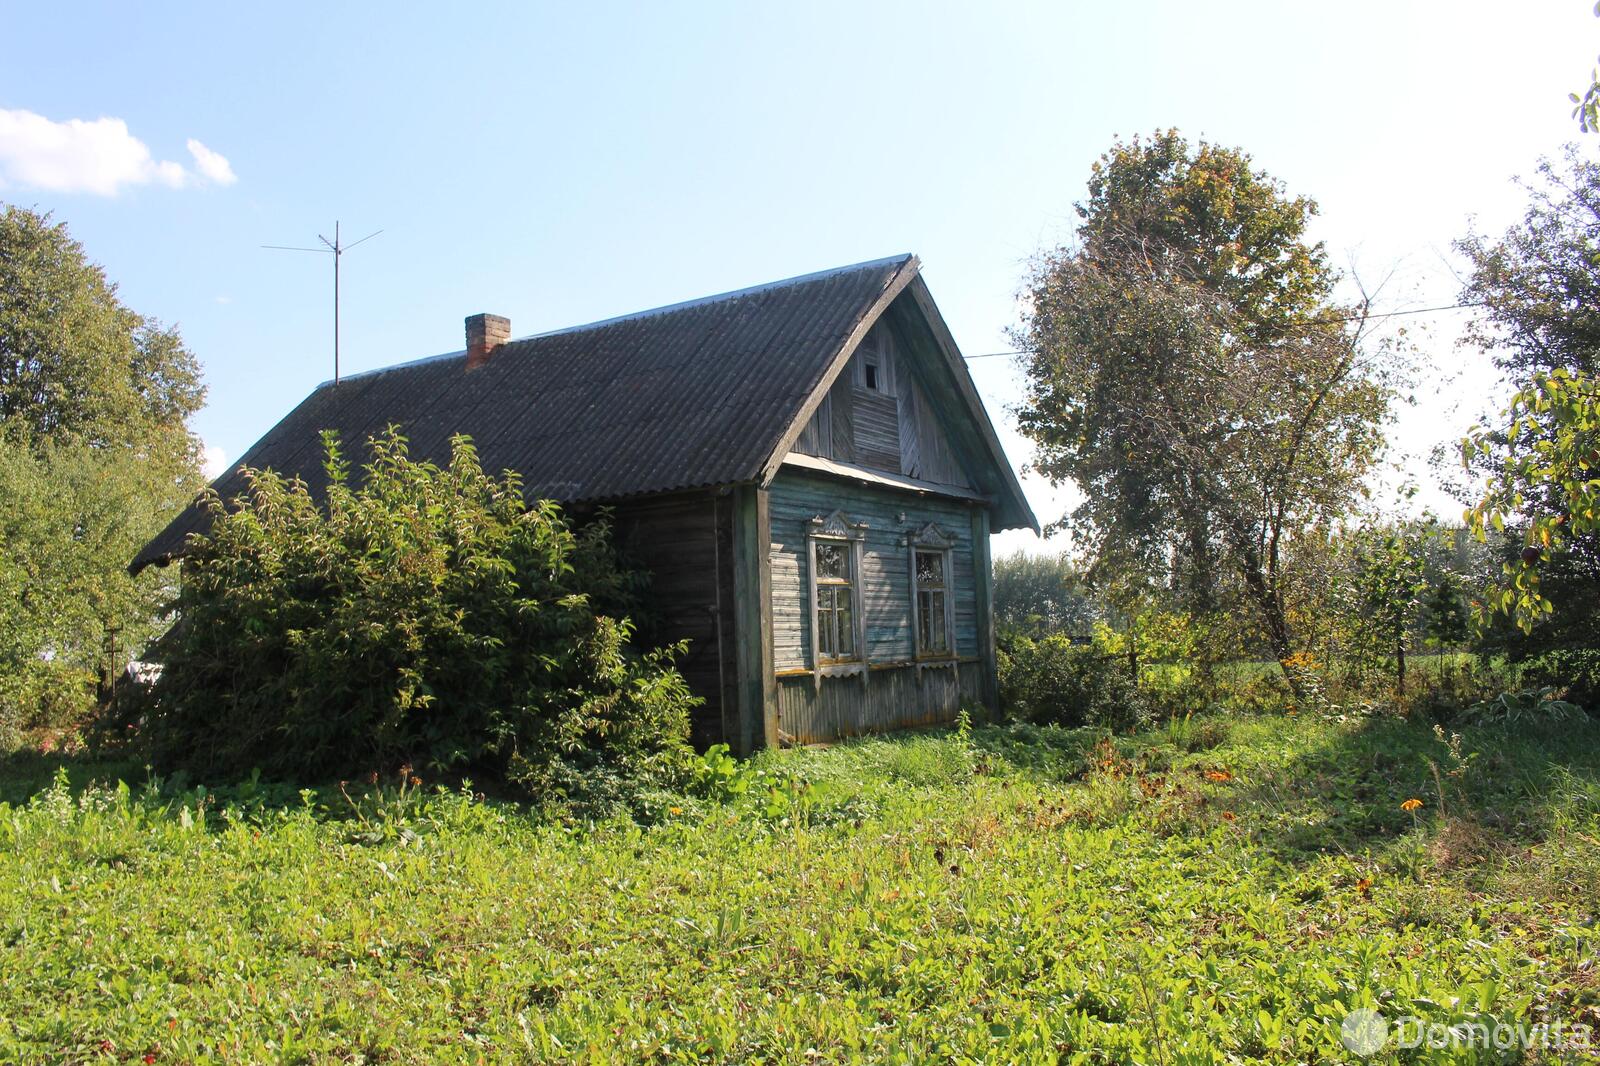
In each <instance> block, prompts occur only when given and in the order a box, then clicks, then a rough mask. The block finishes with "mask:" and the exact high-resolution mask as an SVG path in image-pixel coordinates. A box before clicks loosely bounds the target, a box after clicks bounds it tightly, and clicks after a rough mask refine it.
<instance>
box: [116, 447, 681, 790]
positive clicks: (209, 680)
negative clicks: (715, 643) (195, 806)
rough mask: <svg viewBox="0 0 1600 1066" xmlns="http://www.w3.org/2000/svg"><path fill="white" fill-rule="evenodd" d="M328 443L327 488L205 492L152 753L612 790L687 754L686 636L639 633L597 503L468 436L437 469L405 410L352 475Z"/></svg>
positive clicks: (222, 770) (649, 777) (276, 769)
mask: <svg viewBox="0 0 1600 1066" xmlns="http://www.w3.org/2000/svg"><path fill="white" fill-rule="evenodd" d="M325 448H326V455H327V459H326V468H327V473H328V480H329V486H328V490H327V498H326V504H325V506H323V507H319V506H318V504H317V503H316V502H315V501H314V500H313V498H312V495H311V493H310V491H309V490H308V488H307V486H306V485H305V484H304V483H303V482H300V481H298V480H295V481H285V480H283V479H282V478H280V477H279V476H277V475H276V474H274V473H272V472H270V471H249V472H248V483H249V488H248V490H247V491H246V492H245V493H244V494H242V495H241V496H239V497H238V498H236V499H234V500H232V501H229V502H227V503H224V501H222V500H221V499H219V498H217V497H216V496H214V495H213V496H212V497H211V498H210V499H208V500H207V501H206V507H207V509H208V511H209V514H210V518H211V528H210V531H209V533H208V534H206V535H203V536H195V537H193V538H191V541H190V544H189V549H188V555H187V558H186V560H185V562H184V580H183V587H182V593H181V595H180V599H179V604H178V606H179V610H180V621H179V623H178V624H177V626H176V627H175V628H174V629H173V630H172V632H171V633H170V634H169V636H168V637H167V638H165V640H164V641H163V644H162V645H161V647H160V648H159V656H158V657H159V658H160V660H161V661H162V663H163V665H164V669H163V672H162V674H161V676H160V679H159V680H158V681H157V683H156V685H155V686H154V689H153V691H152V692H151V694H150V698H149V700H148V701H147V702H148V707H147V709H146V716H147V718H146V723H145V725H144V731H143V736H144V739H145V740H147V741H148V744H149V750H150V755H151V757H152V759H153V760H154V761H155V763H156V764H157V765H158V766H160V767H175V766H182V767H186V768H189V769H191V770H192V771H194V772H197V773H204V774H207V775H211V776H213V777H215V776H218V775H222V776H228V775H242V774H246V773H248V772H250V771H251V770H252V769H253V768H260V769H261V770H262V771H263V772H264V773H265V774H267V775H268V776H273V777H290V778H297V779H302V780H314V779H328V778H333V777H338V776H355V775H357V774H360V773H363V772H367V771H371V770H374V769H388V768H391V767H393V766H396V765H399V764H401V763H412V764H414V765H415V766H416V767H418V768H419V770H421V771H422V772H426V773H432V774H435V775H437V774H440V773H443V772H451V773H454V772H465V771H471V772H473V773H475V774H482V773H489V774H493V775H497V776H499V777H500V778H501V779H503V780H506V781H509V782H512V783H514V784H516V785H518V786H520V787H522V788H523V789H525V790H526V791H527V792H528V793H529V794H530V795H532V796H533V797H534V798H535V799H538V800H547V799H555V800H561V799H577V798H582V796H581V794H583V793H585V792H586V791H589V790H598V791H599V792H600V793H604V795H603V796H601V797H600V799H602V800H605V801H607V802H610V801H617V802H620V801H622V800H624V799H625V798H626V795H627V793H628V791H629V790H630V789H632V788H636V787H644V784H645V783H649V784H651V785H659V784H660V783H662V782H663V781H669V780H670V781H676V780H677V779H678V778H679V777H680V776H681V774H682V773H684V772H685V770H686V767H687V765H688V762H687V760H688V758H689V757H690V755H691V754H692V753H691V750H690V749H689V747H688V744H687V736H688V711H689V709H690V707H691V706H692V705H693V704H694V702H695V700H694V697H692V696H691V695H690V693H689V690H688V687H687V685H686V684H685V682H684V680H683V677H682V676H681V675H680V674H679V673H678V672H677V670H676V669H675V668H674V667H673V664H672V660H673V655H674V653H675V651H676V650H677V649H671V648H669V649H664V650H656V651H651V652H648V653H646V654H643V655H638V654H635V653H633V652H632V651H630V650H629V649H628V647H627V645H628V639H629V636H630V633H631V626H630V623H629V622H628V620H627V617H626V616H625V612H626V610H627V608H628V606H629V604H630V603H631V601H632V594H633V592H634V590H635V588H636V585H637V581H638V579H637V578H635V577H634V576H633V575H630V574H629V573H627V572H626V571H624V570H623V569H621V568H620V567H619V566H618V564H617V561H616V559H615V556H614V555H613V552H612V549H611V547H610V544H609V539H608V530H607V527H606V525H605V523H604V522H603V521H597V522H594V523H591V524H589V525H587V526H586V527H584V528H582V529H576V528H574V527H573V526H572V525H571V524H569V523H568V521H567V520H566V519H565V518H564V516H563V515H562V513H561V511H560V509H559V508H558V507H557V506H556V505H555V504H554V503H551V502H548V501H543V502H540V503H537V504H535V505H534V506H532V507H531V508H530V507H528V506H527V505H526V504H525V503H524V501H523V497H522V493H521V491H520V487H519V484H518V481H517V479H516V477H515V475H513V474H509V473H508V474H506V475H504V476H503V477H502V478H499V479H496V478H493V477H490V476H488V475H486V474H485V473H484V472H483V470H482V468H481V467H480V465H479V462H478V458H477V455H476V453H475V451H474V449H473V447H472V445H471V442H470V441H468V440H467V439H466V438H464V437H458V438H456V439H455V440H454V441H453V442H452V447H451V458H450V461H449V464H448V465H447V466H446V467H444V468H440V467H438V466H436V465H434V464H432V463H427V462H417V461H414V460H412V459H411V458H410V457H409V456H408V455H407V451H406V443H405V440H404V438H403V437H401V436H399V435H398V433H397V432H396V431H395V430H393V429H392V428H391V429H390V430H389V431H388V432H387V433H386V434H384V435H382V436H380V437H379V438H377V439H375V440H373V441H372V442H371V444H370V448H371V459H370V461H369V462H368V463H367V464H366V466H365V467H364V468H363V476H362V478H361V479H360V485H359V487H353V486H352V484H351V479H350V476H349V469H348V465H347V464H346V462H345V461H344V460H343V459H342V458H341V456H340V453H339V450H338V448H337V445H336V443H335V442H334V440H333V439H332V438H331V436H330V437H329V438H327V439H326V440H325Z"/></svg>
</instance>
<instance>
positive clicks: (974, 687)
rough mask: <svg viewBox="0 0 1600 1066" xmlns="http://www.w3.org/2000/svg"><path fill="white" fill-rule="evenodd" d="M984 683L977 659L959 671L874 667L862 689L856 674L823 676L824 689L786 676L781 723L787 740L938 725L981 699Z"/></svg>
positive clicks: (805, 741)
mask: <svg viewBox="0 0 1600 1066" xmlns="http://www.w3.org/2000/svg"><path fill="white" fill-rule="evenodd" d="M982 687H983V673H982V671H981V669H980V664H979V663H977V662H971V663H961V664H959V665H958V667H957V669H956V670H951V669H931V670H930V669H924V670H918V669H917V668H916V667H915V666H901V667H895V668H893V669H888V670H874V671H873V672H872V674H871V677H870V679H869V681H868V683H867V686H866V688H864V689H863V688H862V686H861V681H860V679H859V678H854V677H825V678H823V679H822V684H821V686H820V687H818V686H816V685H814V684H813V682H812V679H811V678H810V677H785V678H780V679H779V681H778V721H779V723H780V728H781V729H782V731H783V732H782V739H783V742H784V743H786V744H818V743H824V742H827V741H830V740H838V739H840V738H842V737H854V736H862V735H865V734H870V733H884V732H888V731H890V730H893V729H905V728H908V727H915V726H931V725H940V724H943V723H947V722H953V721H955V720H956V716H957V715H959V714H960V713H961V707H962V705H963V704H969V705H971V704H977V703H979V702H981V699H982Z"/></svg>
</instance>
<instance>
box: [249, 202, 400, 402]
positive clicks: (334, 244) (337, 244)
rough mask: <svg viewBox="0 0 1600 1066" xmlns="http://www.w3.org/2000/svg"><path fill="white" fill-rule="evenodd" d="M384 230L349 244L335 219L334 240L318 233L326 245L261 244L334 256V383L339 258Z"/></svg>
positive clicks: (336, 377)
mask: <svg viewBox="0 0 1600 1066" xmlns="http://www.w3.org/2000/svg"><path fill="white" fill-rule="evenodd" d="M382 232H383V230H381V229H380V230H373V231H372V232H371V233H369V234H367V235H366V236H365V237H363V238H361V239H360V240H359V241H351V242H350V243H349V244H344V243H342V242H341V241H340V239H339V223H338V222H337V221H335V222H334V224H333V240H331V241H330V240H328V238H326V237H324V236H323V235H322V234H320V233H319V234H317V240H319V241H321V242H322V243H323V244H324V245H325V246H326V247H322V248H301V247H298V246H295V245H289V244H263V245H262V246H261V247H263V248H270V249H272V250H273V251H275V252H316V253H317V254H318V255H331V256H333V383H334V384H335V385H337V384H339V260H340V259H342V258H344V253H346V252H348V251H349V250H350V249H352V248H354V247H355V246H356V245H358V244H365V243H366V242H367V241H370V240H372V238H374V237H376V236H377V235H378V234H380V233H382Z"/></svg>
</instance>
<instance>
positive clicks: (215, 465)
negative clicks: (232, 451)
mask: <svg viewBox="0 0 1600 1066" xmlns="http://www.w3.org/2000/svg"><path fill="white" fill-rule="evenodd" d="M204 468H205V473H206V480H208V481H215V480H216V479H217V478H219V477H221V476H222V475H223V474H224V473H225V472H226V471H227V469H228V453H227V452H225V451H223V450H222V449H221V448H219V447H217V446H216V445H215V444H208V445H206V450H205V459H204Z"/></svg>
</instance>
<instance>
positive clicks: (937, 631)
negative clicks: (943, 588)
mask: <svg viewBox="0 0 1600 1066" xmlns="http://www.w3.org/2000/svg"><path fill="white" fill-rule="evenodd" d="M928 601H929V610H928V620H929V627H930V632H929V633H928V650H929V651H949V650H950V645H949V642H948V641H946V640H945V615H944V611H945V599H944V593H942V592H930V593H928Z"/></svg>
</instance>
